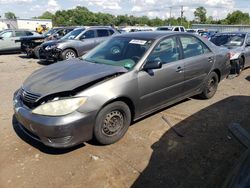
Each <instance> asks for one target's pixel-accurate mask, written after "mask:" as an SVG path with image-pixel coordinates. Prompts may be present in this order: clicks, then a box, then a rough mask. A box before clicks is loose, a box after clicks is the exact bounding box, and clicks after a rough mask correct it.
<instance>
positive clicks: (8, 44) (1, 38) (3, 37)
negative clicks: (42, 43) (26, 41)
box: [0, 29, 38, 52]
mask: <svg viewBox="0 0 250 188" xmlns="http://www.w3.org/2000/svg"><path fill="white" fill-rule="evenodd" d="M35 35H38V34H36V33H35V32H32V31H29V30H21V29H20V30H19V29H14V30H13V29H8V30H4V31H2V32H1V33H0V52H19V51H20V50H21V44H20V42H15V41H16V40H18V39H20V37H23V36H35Z"/></svg>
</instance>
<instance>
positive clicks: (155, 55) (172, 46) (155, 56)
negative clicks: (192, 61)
mask: <svg viewBox="0 0 250 188" xmlns="http://www.w3.org/2000/svg"><path fill="white" fill-rule="evenodd" d="M179 59H180V49H179V46H178V44H177V41H176V38H175V37H171V38H167V39H163V40H162V41H161V42H160V43H159V44H158V45H157V46H156V47H155V49H154V50H153V52H152V53H151V54H150V55H149V57H148V61H160V62H161V63H162V64H166V63H170V62H174V61H178V60H179Z"/></svg>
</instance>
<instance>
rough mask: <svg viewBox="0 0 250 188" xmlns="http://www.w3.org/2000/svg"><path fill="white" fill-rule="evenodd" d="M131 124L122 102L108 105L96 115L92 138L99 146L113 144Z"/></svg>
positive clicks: (127, 108) (129, 114)
mask: <svg viewBox="0 0 250 188" xmlns="http://www.w3.org/2000/svg"><path fill="white" fill-rule="evenodd" d="M130 122H131V112H130V109H129V107H128V106H127V105H126V104H125V103H124V102H120V101H117V102H114V103H111V104H108V105H107V106H105V107H104V108H103V109H101V110H100V112H99V113H98V115H97V118H96V122H95V127H94V137H95V139H96V140H97V141H98V142H99V143H101V144H105V145H106V144H113V143H115V142H117V141H118V140H120V139H121V138H122V137H123V136H124V134H125V133H126V132H127V130H128V127H129V125H130Z"/></svg>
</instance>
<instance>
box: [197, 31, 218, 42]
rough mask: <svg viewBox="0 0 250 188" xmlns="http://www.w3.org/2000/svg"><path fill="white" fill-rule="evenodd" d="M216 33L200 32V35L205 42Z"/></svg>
mask: <svg viewBox="0 0 250 188" xmlns="http://www.w3.org/2000/svg"><path fill="white" fill-rule="evenodd" d="M216 33H218V31H201V32H200V35H201V36H202V37H204V38H205V39H207V40H210V39H211V37H213V36H214V35H215V34H216Z"/></svg>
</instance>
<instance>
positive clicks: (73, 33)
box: [62, 29, 85, 40]
mask: <svg viewBox="0 0 250 188" xmlns="http://www.w3.org/2000/svg"><path fill="white" fill-rule="evenodd" d="M84 30H85V29H75V30H73V31H71V32H69V33H68V34H67V35H65V36H64V37H63V38H62V39H66V40H69V39H75V38H76V37H77V36H78V35H80V33H81V32H83V31H84Z"/></svg>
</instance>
